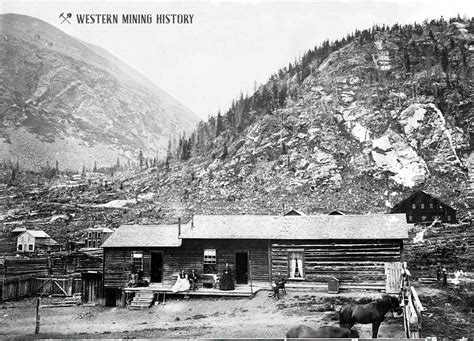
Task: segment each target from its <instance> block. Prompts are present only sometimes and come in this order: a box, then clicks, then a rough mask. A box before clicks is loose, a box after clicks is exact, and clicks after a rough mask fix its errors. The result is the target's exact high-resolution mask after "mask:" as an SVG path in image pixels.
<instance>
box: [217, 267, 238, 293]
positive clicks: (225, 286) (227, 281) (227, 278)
mask: <svg viewBox="0 0 474 341" xmlns="http://www.w3.org/2000/svg"><path fill="white" fill-rule="evenodd" d="M219 289H220V290H234V289H235V286H234V279H233V277H232V270H231V269H230V266H229V263H225V268H224V271H223V272H222V278H221V281H220V285H219Z"/></svg>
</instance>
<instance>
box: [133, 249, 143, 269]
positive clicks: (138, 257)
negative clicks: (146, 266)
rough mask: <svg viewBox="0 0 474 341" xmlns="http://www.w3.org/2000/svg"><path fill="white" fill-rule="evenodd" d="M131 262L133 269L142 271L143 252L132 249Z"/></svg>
mask: <svg viewBox="0 0 474 341" xmlns="http://www.w3.org/2000/svg"><path fill="white" fill-rule="evenodd" d="M132 262H133V269H134V270H135V271H143V252H142V251H133V252H132Z"/></svg>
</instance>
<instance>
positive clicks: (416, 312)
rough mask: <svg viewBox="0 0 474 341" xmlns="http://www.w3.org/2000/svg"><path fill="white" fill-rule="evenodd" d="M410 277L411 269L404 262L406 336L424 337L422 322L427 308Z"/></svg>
mask: <svg viewBox="0 0 474 341" xmlns="http://www.w3.org/2000/svg"><path fill="white" fill-rule="evenodd" d="M410 278H411V274H410V271H409V270H408V269H407V265H406V263H403V266H402V275H401V278H400V289H401V295H402V304H403V326H404V328H405V336H406V337H407V338H408V339H420V338H422V324H421V323H422V318H423V312H424V311H425V308H424V307H423V305H422V304H421V302H420V299H419V297H418V294H417V293H416V290H415V288H414V287H413V286H411V285H410Z"/></svg>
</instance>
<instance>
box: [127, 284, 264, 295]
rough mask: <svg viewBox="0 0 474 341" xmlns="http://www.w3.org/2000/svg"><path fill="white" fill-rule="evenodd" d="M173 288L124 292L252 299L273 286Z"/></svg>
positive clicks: (128, 290)
mask: <svg viewBox="0 0 474 341" xmlns="http://www.w3.org/2000/svg"><path fill="white" fill-rule="evenodd" d="M171 287H172V286H168V285H163V284H160V283H151V284H150V285H149V286H147V287H136V288H124V289H123V291H124V292H125V293H127V294H131V293H137V292H147V293H150V292H152V293H153V294H158V295H159V294H169V295H183V296H223V297H252V296H253V295H254V294H255V293H256V292H258V291H260V290H265V289H266V290H270V289H271V285H270V283H268V282H254V283H252V285H250V284H236V285H235V289H234V290H219V289H217V288H204V287H198V288H197V289H196V290H186V291H179V292H173V291H172V290H171Z"/></svg>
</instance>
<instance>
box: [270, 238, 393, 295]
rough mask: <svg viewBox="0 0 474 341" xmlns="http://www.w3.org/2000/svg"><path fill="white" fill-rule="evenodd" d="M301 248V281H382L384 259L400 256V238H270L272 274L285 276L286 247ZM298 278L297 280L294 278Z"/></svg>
mask: <svg viewBox="0 0 474 341" xmlns="http://www.w3.org/2000/svg"><path fill="white" fill-rule="evenodd" d="M295 249H303V250H304V270H305V279H304V282H323V283H326V282H327V280H328V279H329V278H330V277H336V278H338V279H339V280H340V284H341V285H343V284H344V285H347V284H351V285H362V284H367V285H373V286H384V285H385V262H397V261H400V258H401V250H402V244H401V242H400V241H396V240H393V241H390V240H373V241H349V240H348V241H343V240H338V241H309V240H306V241H304V240H303V241H291V242H290V241H272V245H271V257H272V276H276V273H277V272H281V274H282V275H284V276H286V277H288V275H289V274H288V251H291V250H295ZM295 281H299V280H295Z"/></svg>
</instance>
